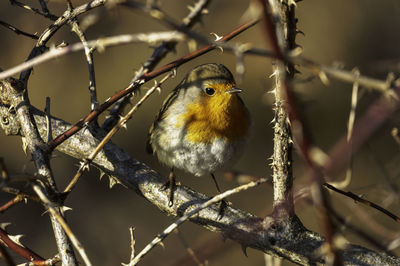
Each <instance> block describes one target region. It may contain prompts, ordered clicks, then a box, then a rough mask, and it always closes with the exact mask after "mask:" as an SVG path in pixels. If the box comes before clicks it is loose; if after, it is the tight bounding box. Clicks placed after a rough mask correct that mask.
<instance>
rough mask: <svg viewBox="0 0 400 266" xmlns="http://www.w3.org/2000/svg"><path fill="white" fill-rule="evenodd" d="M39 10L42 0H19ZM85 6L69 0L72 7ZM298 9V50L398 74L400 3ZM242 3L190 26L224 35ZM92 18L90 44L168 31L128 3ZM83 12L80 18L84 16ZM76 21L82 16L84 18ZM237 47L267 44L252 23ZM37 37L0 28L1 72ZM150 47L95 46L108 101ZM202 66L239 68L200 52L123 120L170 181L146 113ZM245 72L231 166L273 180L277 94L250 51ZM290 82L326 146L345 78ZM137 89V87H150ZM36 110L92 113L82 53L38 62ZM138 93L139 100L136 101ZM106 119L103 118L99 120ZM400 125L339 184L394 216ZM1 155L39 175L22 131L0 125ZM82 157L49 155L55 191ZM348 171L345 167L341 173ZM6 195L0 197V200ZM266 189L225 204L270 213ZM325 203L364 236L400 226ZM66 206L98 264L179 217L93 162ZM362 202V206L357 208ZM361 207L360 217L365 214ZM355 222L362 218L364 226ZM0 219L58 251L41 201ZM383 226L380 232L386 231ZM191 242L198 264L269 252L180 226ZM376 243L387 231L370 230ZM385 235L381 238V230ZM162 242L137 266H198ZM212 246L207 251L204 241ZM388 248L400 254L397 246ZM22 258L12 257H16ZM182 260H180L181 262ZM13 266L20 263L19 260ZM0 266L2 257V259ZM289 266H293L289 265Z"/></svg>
mask: <svg viewBox="0 0 400 266" xmlns="http://www.w3.org/2000/svg"><path fill="white" fill-rule="evenodd" d="M193 2H194V1H192V0H190V1H189V0H161V1H160V3H161V8H162V9H163V10H164V11H165V12H166V13H167V14H169V15H170V16H172V17H173V18H175V19H176V20H180V19H181V18H183V17H185V16H186V15H187V13H188V9H187V6H188V5H191V4H193ZM26 3H29V4H30V5H32V6H35V7H37V8H40V6H39V4H38V1H26ZM83 3H84V1H73V4H74V6H78V5H80V4H83ZM297 5H298V8H297V17H298V28H299V29H300V30H301V31H303V32H304V33H305V35H298V38H297V43H298V44H299V45H300V46H301V47H302V48H303V54H304V56H306V57H307V58H309V59H312V60H314V61H316V62H319V63H323V64H328V65H332V64H335V63H340V64H342V65H343V66H344V67H345V68H346V69H349V70H351V69H353V68H355V67H357V68H358V69H360V71H361V73H362V74H364V75H369V76H371V77H375V78H380V79H383V80H384V79H385V78H386V75H387V73H388V72H394V73H398V72H399V68H400V61H399V60H400V49H399V47H400V35H399V34H398V29H399V26H400V16H399V13H400V2H399V1H398V0H382V1H375V0H353V1H346V0H336V1H320V0H304V1H302V2H299V3H298V4H297ZM248 6H249V1H243V0H230V1H212V3H211V4H210V6H209V14H208V15H206V16H204V19H203V23H202V24H197V25H196V26H195V27H194V29H195V30H197V31H198V32H200V33H202V34H204V35H206V36H208V35H209V33H211V32H215V33H217V34H218V35H223V34H226V33H228V32H230V31H231V30H232V29H233V28H235V27H236V26H238V25H240V24H241V22H240V19H241V17H242V16H243V14H244V12H245V11H246V9H247V8H248ZM48 7H49V9H50V10H51V11H52V12H53V13H55V14H57V15H61V14H62V12H63V11H64V10H65V9H66V4H65V1H60V0H58V1H51V0H50V1H48ZM88 14H97V15H99V18H100V19H99V20H98V21H97V23H96V24H94V25H93V26H91V27H90V28H88V30H87V31H86V33H87V37H88V39H96V38H98V37H103V36H112V35H116V34H123V33H135V32H149V31H161V30H166V29H167V28H166V27H165V26H163V25H162V24H161V23H160V22H158V21H155V20H154V19H151V18H149V17H148V16H147V15H146V14H144V13H142V12H140V11H134V10H127V9H124V8H118V7H117V8H112V9H109V10H108V9H106V8H98V9H95V10H93V11H91V12H90V13H88ZM83 17H84V16H83ZM83 17H81V18H80V19H82V18H83ZM0 20H2V21H5V22H7V23H9V24H11V25H13V26H15V27H17V28H19V29H21V30H24V31H26V32H29V33H35V32H38V33H39V34H40V33H41V32H42V31H43V30H44V29H45V28H46V27H48V26H49V25H50V24H51V21H49V20H48V19H45V18H43V17H41V16H38V15H35V14H32V13H31V12H28V11H26V10H24V9H21V8H19V7H17V6H12V5H10V3H9V2H8V1H1V2H0ZM62 41H66V42H67V43H70V44H72V43H75V42H78V41H79V40H78V39H77V37H76V35H74V34H73V33H72V32H71V31H70V28H69V27H68V26H64V27H63V28H62V29H61V30H59V31H58V32H57V33H56V34H55V35H54V37H53V38H52V39H51V41H50V42H49V45H58V44H59V43H61V42H62ZM234 41H236V42H244V43H251V44H252V45H253V46H254V47H259V48H265V42H264V39H263V38H262V29H261V26H260V25H256V26H255V27H253V28H251V29H250V30H248V31H246V32H244V33H242V34H241V35H240V36H238V37H237V38H235V39H234ZM34 44H35V42H34V40H32V39H29V38H26V37H24V36H21V35H16V34H15V33H13V32H11V31H10V30H8V29H6V28H4V27H0V59H1V60H0V68H2V69H8V68H10V67H12V66H15V65H17V64H20V63H21V62H23V61H24V60H26V58H27V57H28V55H29V53H30V51H31V49H32V48H33V46H34ZM176 50H177V51H176V53H175V54H174V53H171V54H170V55H169V56H168V57H167V58H165V59H164V60H163V61H162V62H161V64H160V66H161V65H163V64H165V63H167V62H169V61H171V60H174V59H176V58H178V57H180V56H183V55H185V54H187V53H188V51H189V50H188V46H187V44H184V43H182V44H179V45H178V46H177V49H176ZM152 51H153V50H152V48H151V47H149V46H148V45H147V44H131V45H124V46H118V47H113V48H107V49H106V50H105V51H104V52H103V53H95V56H94V62H95V70H96V81H97V93H98V98H99V101H100V102H103V101H104V100H105V99H107V98H108V97H109V96H111V95H113V94H114V93H115V92H116V91H119V90H120V89H122V88H124V87H125V86H126V85H127V84H128V83H129V81H130V80H131V79H132V77H133V75H134V72H135V70H137V69H138V68H139V67H140V66H141V64H142V63H144V62H145V61H146V60H147V58H148V57H149V56H150V55H151V53H152ZM207 62H217V63H223V64H225V65H226V66H227V67H228V68H230V69H231V70H232V72H235V67H236V58H235V56H234V55H232V54H230V53H228V52H224V53H221V51H219V50H216V51H213V52H211V53H208V54H206V55H204V56H202V57H200V58H197V59H195V60H193V61H191V62H189V63H187V64H185V65H183V66H182V67H180V68H179V69H178V75H177V77H176V78H175V79H170V80H168V81H167V82H166V83H165V85H164V86H163V90H162V92H161V95H158V94H154V95H153V97H151V99H149V101H147V102H146V103H145V104H144V105H143V106H142V107H141V108H140V110H139V111H138V112H137V113H136V115H135V116H134V117H133V119H131V120H130V121H129V123H128V130H127V131H126V130H121V131H120V132H118V133H117V135H116V136H115V137H114V138H113V142H114V143H116V144H118V145H119V146H120V147H122V148H123V149H125V150H126V151H128V152H129V153H130V154H131V155H132V156H133V157H135V158H137V159H138V160H140V161H142V162H144V163H145V164H147V165H149V166H151V167H153V168H154V169H155V170H157V171H158V172H160V173H162V174H163V175H165V176H167V174H168V169H167V168H166V167H164V166H163V165H161V164H160V163H158V161H157V159H156V158H155V157H153V156H151V155H149V154H147V153H146V152H145V140H146V136H147V132H148V129H149V127H150V125H151V123H152V121H153V118H154V116H155V114H156V113H157V111H158V110H159V108H160V106H161V104H162V101H163V100H164V98H165V97H166V96H167V94H168V93H169V91H170V90H171V89H173V88H174V87H175V86H176V85H177V84H178V83H179V82H180V80H181V79H182V78H183V76H184V75H185V73H187V71H189V70H190V69H191V68H193V67H195V66H196V65H198V64H202V63H207ZM245 67H246V73H245V75H244V79H243V81H242V82H241V83H240V84H239V86H240V87H241V88H242V89H243V90H244V92H243V93H242V94H241V96H242V98H243V100H244V101H245V103H246V105H247V106H248V108H249V109H250V112H251V114H252V116H253V134H252V137H251V139H250V141H249V144H248V146H247V148H246V150H245V151H244V154H243V157H242V158H241V160H240V161H239V162H238V163H237V164H236V165H235V167H234V170H237V171H241V172H244V173H246V174H250V175H254V176H257V177H264V176H270V174H271V170H270V167H269V163H270V160H269V158H270V156H271V155H272V129H271V120H272V118H273V113H272V110H271V108H272V96H271V94H268V93H267V92H268V91H269V90H271V86H272V85H271V79H270V78H269V76H270V74H271V60H270V59H267V58H262V57H255V56H246V57H245ZM299 70H300V71H301V74H299V75H298V76H297V79H298V81H297V82H296V85H295V89H296V93H297V95H298V97H299V100H300V102H301V106H302V111H303V114H304V115H305V117H306V119H307V122H308V127H309V129H310V132H312V136H313V140H314V142H315V143H316V144H317V145H318V146H319V147H321V148H322V149H323V150H324V151H329V148H330V147H332V145H333V144H334V143H335V142H336V141H337V140H338V138H339V137H341V136H342V135H343V134H345V133H346V124H347V119H348V113H349V109H350V99H351V98H350V97H351V88H352V85H351V84H346V83H343V82H340V81H336V80H330V81H331V82H330V85H329V86H325V85H323V84H322V83H321V82H320V81H319V79H318V78H313V77H312V75H311V74H310V73H308V72H307V70H306V69H303V68H301V67H299ZM150 84H153V83H149V85H147V84H145V85H144V87H143V91H144V90H145V88H146V86H148V87H150ZM28 88H29V96H30V100H31V103H32V105H34V106H35V107H37V108H39V109H42V110H43V109H44V106H45V97H46V96H49V97H51V113H52V115H54V116H56V117H59V118H62V119H64V120H66V121H68V122H70V123H75V122H76V121H78V120H79V119H80V118H82V117H83V116H85V115H86V114H87V113H88V112H89V111H90V110H89V109H90V100H89V92H88V71H87V64H86V61H85V57H84V54H83V52H80V53H75V54H70V55H68V56H63V57H60V58H57V59H56V60H52V61H49V62H46V63H44V64H41V65H39V66H37V67H35V68H34V72H33V74H32V76H31V78H30V80H29V84H28ZM362 94H363V96H362V98H361V99H360V101H359V108H358V109H357V116H359V115H361V114H362V113H363V111H364V110H365V109H366V108H367V107H368V105H369V104H370V103H371V102H373V101H374V100H375V99H377V98H378V97H379V96H380V95H379V94H377V93H375V92H372V91H363V93H362ZM136 99H137V98H136ZM103 120H104V116H102V117H101V121H103ZM398 122H399V120H398V119H397V117H393V118H392V119H391V120H390V121H389V122H388V123H387V124H386V125H385V126H384V127H383V128H382V129H381V130H379V132H378V133H377V134H376V135H375V136H374V137H373V138H372V139H371V140H370V141H368V143H366V145H365V146H364V147H363V148H362V149H361V151H360V152H359V153H358V154H357V155H356V156H355V158H354V162H353V179H352V181H351V184H350V185H349V187H348V188H347V189H346V190H351V191H352V192H354V193H356V194H361V195H363V196H364V197H366V198H367V199H370V200H372V201H374V202H376V203H378V204H382V205H384V206H385V207H387V208H388V209H389V210H391V211H393V212H394V213H396V214H398V215H399V214H400V211H399V209H398V208H397V206H399V205H398V204H399V198H398V197H391V194H390V189H389V188H388V186H387V182H386V181H384V180H385V176H386V177H387V178H389V179H390V180H391V181H392V182H393V183H395V184H397V185H400V181H399V174H400V171H399V168H398V165H399V163H400V157H399V146H398V145H397V144H396V143H395V141H394V140H393V139H392V137H391V134H390V133H391V130H392V128H393V127H397V126H398ZM0 157H3V158H4V159H5V162H6V165H7V167H8V170H9V172H10V173H11V174H16V173H21V172H28V173H34V167H33V164H32V162H31V160H30V156H29V155H28V156H27V155H25V154H24V152H23V150H22V143H21V138H20V137H7V136H5V135H4V132H3V131H1V132H0ZM77 164H78V161H77V160H75V159H71V158H69V157H67V156H65V155H63V154H60V153H55V158H54V159H53V160H52V167H53V170H54V174H55V177H56V181H57V185H58V187H59V188H64V187H65V186H66V184H68V182H69V180H70V179H71V178H72V177H73V175H74V173H75V171H76V170H77ZM177 174H178V180H179V181H180V182H181V183H183V184H185V185H187V186H189V187H192V188H194V189H195V190H198V191H200V192H202V193H205V194H207V195H210V196H212V195H214V194H215V193H216V191H215V187H214V184H213V182H212V180H211V179H210V178H208V177H204V178H195V177H193V176H191V175H188V174H185V173H183V172H179V171H178V173H177ZM294 174H295V189H296V190H298V189H301V188H302V187H304V186H308V184H309V183H308V182H309V181H308V177H307V176H306V175H305V171H304V169H303V164H302V161H301V159H300V158H298V157H297V156H296V155H295V158H294ZM343 177H344V172H341V173H340V174H339V175H338V176H337V177H335V178H337V180H341V179H343ZM217 179H218V180H219V183H220V186H221V188H222V189H223V190H226V189H229V188H232V187H234V186H236V185H237V184H236V183H235V182H233V181H229V180H226V179H225V178H224V174H223V173H217ZM9 199H11V196H9V195H7V194H4V193H0V204H4V203H5V202H7V201H8V200H9ZM271 199H272V190H271V188H270V186H269V185H262V186H260V187H257V188H255V189H252V190H250V191H246V192H243V193H241V194H239V195H235V196H233V197H232V198H230V199H229V200H231V201H232V202H233V205H234V206H236V207H238V208H242V209H244V210H246V211H249V212H251V213H253V214H256V215H258V216H261V217H263V216H265V215H267V214H268V213H269V212H270V211H271ZM332 202H333V205H334V206H335V207H336V209H338V210H340V213H341V214H342V215H344V216H346V217H347V218H348V219H349V220H350V221H351V222H352V223H353V224H355V225H358V226H360V227H361V228H362V229H364V230H365V231H367V232H373V231H371V228H370V227H369V226H368V225H369V223H368V222H376V223H378V224H379V225H380V226H381V227H382V228H383V230H384V231H383V232H384V233H386V235H391V236H392V237H394V236H395V233H394V232H398V231H399V230H398V229H399V224H396V223H395V222H394V221H392V220H390V219H389V218H387V217H384V216H383V215H381V214H379V213H377V212H376V211H375V210H372V209H367V208H366V207H364V206H361V205H359V204H355V203H354V201H351V200H348V199H345V198H344V197H342V196H338V195H334V194H332ZM66 205H67V206H69V207H71V208H72V209H73V211H70V212H68V214H67V218H68V221H69V223H70V226H71V228H72V230H73V231H74V233H75V234H76V236H77V237H78V239H79V240H80V241H81V243H82V244H83V245H84V247H85V248H86V251H87V253H88V256H89V257H90V259H91V261H92V262H93V263H94V265H120V263H121V262H128V261H129V257H130V236H129V231H128V228H129V227H130V226H133V227H135V228H136V230H135V236H136V249H137V250H141V249H142V248H143V247H144V246H145V245H146V244H147V243H149V242H150V241H151V240H152V239H153V237H154V236H155V235H157V234H158V233H159V232H161V231H162V230H164V228H165V227H167V226H168V225H169V224H170V223H171V222H173V221H174V220H175V218H174V217H167V216H165V215H164V214H163V213H161V212H160V211H159V210H158V209H156V208H155V207H153V206H152V205H151V204H149V203H148V202H147V201H146V200H144V199H143V198H141V197H139V196H138V195H136V194H135V193H134V192H133V191H130V190H127V189H125V188H123V187H122V186H119V185H117V186H115V187H113V188H112V189H109V182H108V178H106V177H104V178H103V179H102V180H99V172H98V171H97V170H96V169H95V168H91V171H90V173H85V174H84V176H83V178H81V180H80V181H79V183H78V185H77V186H76V188H75V190H74V191H73V192H72V194H71V195H70V196H69V198H68V200H67V202H66ZM358 209H362V210H363V212H362V213H360V211H358ZM296 211H297V214H298V215H299V216H300V218H301V219H302V221H303V223H304V224H305V226H306V227H307V228H309V229H311V230H315V231H317V232H321V229H320V227H319V224H318V219H317V216H316V212H315V210H314V209H313V207H312V206H309V205H307V204H306V203H304V202H301V203H299V204H298V205H297V206H296ZM364 214H368V215H369V216H368V217H367V218H366V217H363V216H361V215H364ZM361 221H362V222H361ZM0 222H1V223H4V222H10V223H11V225H10V226H9V227H8V228H7V230H8V232H9V233H10V234H24V235H25V237H24V238H23V239H22V243H23V244H25V245H26V246H28V247H30V248H32V249H33V250H34V251H36V252H37V253H39V254H40V255H41V256H43V257H46V258H49V257H52V256H53V255H54V254H56V252H57V250H56V245H55V242H54V237H53V234H52V230H51V224H50V221H49V219H48V215H47V214H44V209H43V208H42V207H41V206H40V205H39V204H36V203H33V202H28V203H27V204H19V205H17V206H15V207H13V208H11V209H10V210H8V211H6V212H5V213H3V214H0ZM385 230H386V231H385ZM180 231H181V233H182V235H183V237H184V238H185V239H186V241H187V242H188V244H189V245H190V246H191V247H192V248H193V249H194V250H195V252H196V253H197V254H198V255H199V257H200V259H201V260H202V261H204V260H207V261H208V263H209V265H264V264H265V262H264V255H263V254H262V253H261V252H259V251H256V250H252V249H249V250H248V251H247V252H248V257H246V256H244V255H243V253H242V251H241V247H240V246H239V245H238V244H237V243H234V242H232V241H230V240H227V241H225V242H223V240H222V237H221V236H220V235H217V234H215V233H211V232H209V231H207V230H205V229H203V228H201V227H199V226H197V225H194V224H191V223H186V224H184V225H183V226H182V227H181V229H180ZM373 235H374V237H376V238H377V239H378V240H379V241H381V243H384V244H385V243H387V242H388V238H385V237H383V236H381V235H379V234H376V233H373ZM383 235H384V234H383ZM345 236H346V238H347V239H348V240H349V241H351V242H352V243H356V244H360V245H364V246H367V247H370V245H369V244H368V243H365V242H364V241H363V240H361V239H359V238H358V237H357V236H355V235H353V234H351V233H348V232H345ZM164 243H165V249H163V248H161V247H156V248H155V249H154V250H153V251H152V252H151V253H150V254H149V255H148V256H146V257H145V258H144V259H143V261H142V264H141V265H195V264H194V263H193V261H191V260H190V259H188V255H187V252H186V250H185V248H184V247H183V245H182V242H181V241H180V240H179V237H178V236H177V235H174V234H173V235H171V236H170V237H168V238H167V239H166V240H165V242H164ZM210 247H212V250H211V251H210V250H209V248H210ZM395 252H397V254H398V255H399V254H400V252H399V249H396V250H395ZM15 258H17V256H15ZM185 259H186V260H185ZM16 261H20V260H17V259H16ZM1 263H2V262H1V261H0V264H1ZM285 264H287V265H290V263H285Z"/></svg>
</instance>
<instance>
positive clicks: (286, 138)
mask: <svg viewBox="0 0 400 266" xmlns="http://www.w3.org/2000/svg"><path fill="white" fill-rule="evenodd" d="M264 4H266V3H264ZM273 6H274V8H272V10H273V11H272V12H273V14H271V16H272V15H274V16H276V17H279V18H280V19H282V18H281V17H280V15H279V14H280V12H282V13H284V14H285V15H286V18H285V21H279V22H276V24H275V35H276V38H277V39H276V41H277V44H278V47H277V49H279V51H281V52H282V53H284V52H285V51H286V50H287V49H288V48H289V47H293V46H294V45H295V36H290V34H294V35H295V34H296V32H295V29H296V25H295V24H294V25H292V24H291V23H290V22H291V21H292V20H294V19H296V17H295V13H294V6H287V7H284V6H283V4H282V6H277V3H276V2H274V5H273ZM264 15H266V14H264ZM293 26H294V30H293V29H292V27H293ZM284 31H285V32H288V34H287V36H286V37H285V36H284V33H283V32H284ZM279 51H278V50H275V53H276V54H277V55H278V53H279ZM273 71H274V73H273V75H272V76H273V77H274V79H275V86H274V88H273V89H272V93H273V94H274V97H275V103H274V108H273V109H274V112H275V114H274V119H273V123H274V125H273V129H274V138H273V142H274V144H273V145H274V150H273V155H272V162H271V168H272V171H273V174H272V176H273V189H274V201H273V207H274V214H275V215H277V217H280V218H283V219H288V217H290V216H292V215H294V204H293V192H292V188H293V172H292V165H293V160H292V149H293V140H292V133H291V129H290V125H289V114H288V110H287V108H286V106H285V100H286V99H285V98H286V96H285V94H286V92H285V86H288V84H289V83H291V82H292V80H293V78H294V75H295V68H294V65H293V64H292V63H291V62H284V61H280V60H278V61H275V64H274V66H273Z"/></svg>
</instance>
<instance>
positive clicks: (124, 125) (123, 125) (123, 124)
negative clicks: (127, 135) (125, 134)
mask: <svg viewBox="0 0 400 266" xmlns="http://www.w3.org/2000/svg"><path fill="white" fill-rule="evenodd" d="M121 127H122V128H123V129H125V130H128V127H127V126H126V123H125V122H124V123H122V124H121Z"/></svg>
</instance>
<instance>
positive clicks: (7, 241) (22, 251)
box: [0, 228, 45, 262]
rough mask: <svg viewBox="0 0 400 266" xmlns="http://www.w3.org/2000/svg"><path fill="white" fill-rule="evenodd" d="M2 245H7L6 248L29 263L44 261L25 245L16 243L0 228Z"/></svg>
mask: <svg viewBox="0 0 400 266" xmlns="http://www.w3.org/2000/svg"><path fill="white" fill-rule="evenodd" d="M0 240H1V241H0V245H5V246H6V247H8V248H10V249H11V250H13V251H14V252H16V253H17V254H18V255H20V256H21V257H23V258H25V259H27V260H28V261H35V262H36V261H44V260H45V259H43V258H42V257H41V256H40V255H38V254H36V253H35V252H33V251H32V250H31V249H29V248H27V247H24V246H23V245H21V244H19V243H16V242H15V241H13V240H12V239H11V238H10V237H9V235H8V233H7V232H6V231H5V230H3V229H1V228H0Z"/></svg>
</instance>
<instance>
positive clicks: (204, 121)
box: [176, 90, 249, 143]
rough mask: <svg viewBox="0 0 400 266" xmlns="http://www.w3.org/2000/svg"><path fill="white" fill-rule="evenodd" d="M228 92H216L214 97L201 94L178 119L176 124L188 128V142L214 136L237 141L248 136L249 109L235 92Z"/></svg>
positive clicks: (210, 140) (207, 140)
mask: <svg viewBox="0 0 400 266" xmlns="http://www.w3.org/2000/svg"><path fill="white" fill-rule="evenodd" d="M225 91H226V90H221V91H217V92H218V93H216V95H214V96H212V97H210V96H203V97H199V98H198V99H197V100H196V101H195V102H193V103H191V104H189V105H188V106H187V109H186V113H185V114H183V115H181V116H180V117H179V118H178V123H177V125H176V126H177V127H181V126H185V127H186V130H187V135H186V139H187V140H188V141H191V142H194V143H211V142H212V141H213V140H214V139H215V138H225V139H226V140H227V141H235V140H238V139H240V138H242V137H244V136H246V135H247V133H248V125H249V121H248V120H249V118H248V114H247V110H246V108H245V106H244V104H243V102H242V101H241V100H240V98H239V97H238V96H237V95H236V94H228V93H226V92H225Z"/></svg>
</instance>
